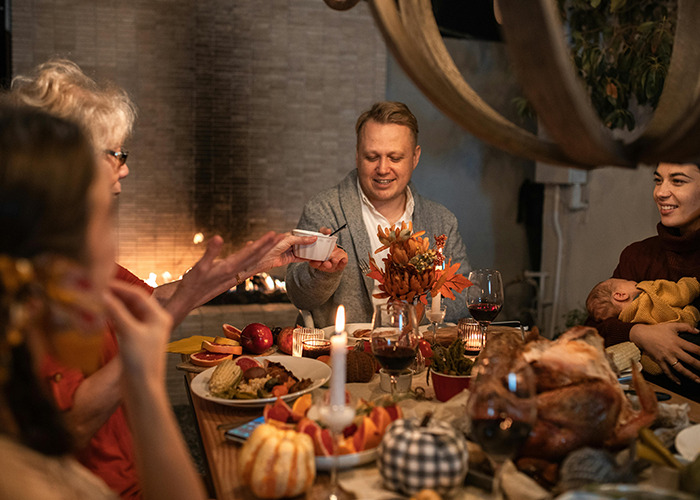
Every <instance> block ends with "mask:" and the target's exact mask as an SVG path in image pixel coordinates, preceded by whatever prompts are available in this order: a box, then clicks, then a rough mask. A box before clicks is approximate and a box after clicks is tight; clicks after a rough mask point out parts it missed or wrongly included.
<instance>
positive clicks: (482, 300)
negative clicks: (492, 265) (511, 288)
mask: <svg viewBox="0 0 700 500" xmlns="http://www.w3.org/2000/svg"><path fill="white" fill-rule="evenodd" d="M469 281H471V282H472V285H471V286H470V287H469V288H467V308H468V309H469V313H470V314H471V315H472V317H473V318H474V319H475V320H477V321H478V322H479V326H480V327H481V333H482V338H483V339H484V342H485V341H486V329H487V328H488V327H489V324H490V323H491V322H492V321H493V320H494V319H496V316H498V313H499V312H501V308H502V307H503V280H502V279H501V273H500V272H498V271H496V270H495V269H474V270H473V271H472V272H470V273H469Z"/></svg>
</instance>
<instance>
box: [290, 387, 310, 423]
mask: <svg viewBox="0 0 700 500" xmlns="http://www.w3.org/2000/svg"><path fill="white" fill-rule="evenodd" d="M312 402H313V400H312V398H311V393H310V392H307V393H306V394H304V395H303V396H300V397H299V398H297V400H296V401H294V404H293V405H292V414H294V415H295V416H299V418H301V417H303V416H305V415H306V412H308V411H309V408H311V403H312Z"/></svg>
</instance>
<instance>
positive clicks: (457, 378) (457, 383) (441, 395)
mask: <svg viewBox="0 0 700 500" xmlns="http://www.w3.org/2000/svg"><path fill="white" fill-rule="evenodd" d="M430 379H431V380H432V381H433V389H434V390H435V397H436V398H437V399H438V401H442V402H445V401H447V400H448V399H451V398H452V397H453V396H455V395H457V394H459V393H460V392H462V390H463V389H469V383H470V382H471V379H472V377H471V375H446V374H444V373H438V372H434V371H431V372H430Z"/></svg>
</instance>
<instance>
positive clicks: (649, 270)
mask: <svg viewBox="0 0 700 500" xmlns="http://www.w3.org/2000/svg"><path fill="white" fill-rule="evenodd" d="M656 230H657V232H658V235H657V236H652V237H651V238H647V239H645V240H642V241H637V242H635V243H632V244H631V245H629V246H628V247H627V248H625V249H624V250H623V251H622V253H621V254H620V262H619V263H618V265H617V267H616V268H615V271H614V272H613V275H612V277H613V278H622V279H627V280H633V281H645V280H656V279H667V280H671V281H678V280H679V279H681V278H683V277H693V278H698V279H700V231H696V232H694V233H691V234H688V235H685V236H680V235H679V234H678V232H677V231H676V230H675V229H673V228H667V227H666V226H663V225H662V224H661V223H659V224H658V225H657V226H656ZM693 305H694V306H696V307H698V306H700V299H698V300H696V301H695V302H694V303H693ZM588 324H590V325H591V326H594V327H596V328H597V329H598V331H599V332H600V334H601V336H602V337H603V338H604V339H605V345H606V346H609V345H614V344H619V343H620V342H625V341H628V340H629V337H630V329H631V328H632V326H633V324H632V323H623V322H622V321H620V320H619V319H617V318H610V319H606V320H604V321H601V322H592V321H590V322H589V323H588Z"/></svg>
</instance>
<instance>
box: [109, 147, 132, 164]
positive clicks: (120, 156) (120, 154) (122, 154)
mask: <svg viewBox="0 0 700 500" xmlns="http://www.w3.org/2000/svg"><path fill="white" fill-rule="evenodd" d="M105 154H108V155H109V156H114V157H115V158H116V159H117V161H118V162H119V166H120V167H121V166H122V165H124V164H125V163H126V159H127V158H128V157H129V152H128V151H124V150H123V149H122V150H121V151H112V150H111V149H105Z"/></svg>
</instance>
